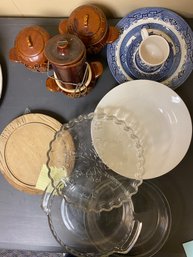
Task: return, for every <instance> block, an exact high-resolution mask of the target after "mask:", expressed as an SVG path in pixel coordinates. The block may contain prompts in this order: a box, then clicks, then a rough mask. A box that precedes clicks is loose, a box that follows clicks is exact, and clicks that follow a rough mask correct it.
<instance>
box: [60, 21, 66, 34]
mask: <svg viewBox="0 0 193 257" xmlns="http://www.w3.org/2000/svg"><path fill="white" fill-rule="evenodd" d="M67 22H68V20H62V21H61V22H60V23H59V33H60V34H64V33H67Z"/></svg>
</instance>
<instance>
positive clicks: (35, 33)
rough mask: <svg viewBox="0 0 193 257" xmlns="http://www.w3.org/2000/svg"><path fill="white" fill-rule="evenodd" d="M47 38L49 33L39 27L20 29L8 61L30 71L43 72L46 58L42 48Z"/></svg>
mask: <svg viewBox="0 0 193 257" xmlns="http://www.w3.org/2000/svg"><path fill="white" fill-rule="evenodd" d="M49 38H50V35H49V33H48V32H47V31H46V30H45V29H44V28H42V27H40V26H30V27H26V28H24V29H22V30H21V31H20V32H19V33H18V35H17V36H16V39H15V43H14V47H13V48H11V50H10V52H9V59H10V60H11V61H14V62H20V63H22V64H24V65H25V66H26V67H27V68H28V69H30V70H32V71H39V72H45V71H46V70H47V58H46V57H45V55H44V48H45V44H46V42H47V41H48V40H49Z"/></svg>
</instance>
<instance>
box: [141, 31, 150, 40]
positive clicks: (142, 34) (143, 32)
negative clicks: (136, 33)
mask: <svg viewBox="0 0 193 257" xmlns="http://www.w3.org/2000/svg"><path fill="white" fill-rule="evenodd" d="M141 37H142V39H143V40H144V39H146V38H147V37H149V33H148V31H147V29H146V28H142V30H141Z"/></svg>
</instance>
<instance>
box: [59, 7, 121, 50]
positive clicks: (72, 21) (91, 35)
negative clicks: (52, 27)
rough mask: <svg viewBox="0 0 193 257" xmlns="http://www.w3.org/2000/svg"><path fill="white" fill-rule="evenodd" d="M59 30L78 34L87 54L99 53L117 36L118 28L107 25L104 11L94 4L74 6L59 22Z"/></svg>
mask: <svg viewBox="0 0 193 257" xmlns="http://www.w3.org/2000/svg"><path fill="white" fill-rule="evenodd" d="M59 32H60V33H61V34H63V33H66V32H69V33H71V34H74V35H76V36H78V37H79V38H80V39H81V40H82V41H83V43H84V44H85V46H86V49H87V52H88V53H89V54H96V53H99V52H100V51H101V50H102V48H103V47H104V46H105V45H106V44H107V43H112V42H113V41H115V40H116V39H117V38H118V36H119V31H118V29H117V28H116V27H113V26H109V25H108V22H107V19H106V16H105V14H104V12H103V11H102V10H101V9H100V8H98V7H96V6H94V5H82V6H79V7H78V8H76V9H75V10H74V11H73V12H72V13H71V14H70V17H69V18H68V19H67V20H62V21H61V22H60V24H59Z"/></svg>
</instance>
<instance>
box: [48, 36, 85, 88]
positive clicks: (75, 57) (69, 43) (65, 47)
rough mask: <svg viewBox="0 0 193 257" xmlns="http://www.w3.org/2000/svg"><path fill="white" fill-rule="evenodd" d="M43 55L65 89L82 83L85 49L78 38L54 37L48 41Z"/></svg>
mask: <svg viewBox="0 0 193 257" xmlns="http://www.w3.org/2000/svg"><path fill="white" fill-rule="evenodd" d="M44 53H45V56H46V58H47V59H48V61H49V62H50V64H51V66H52V68H53V70H54V72H55V75H56V77H57V79H58V80H59V81H60V82H62V83H63V85H64V87H65V88H67V89H74V88H76V86H77V84H79V83H81V82H82V80H83V77H84V73H85V69H86V48H85V45H84V44H83V43H82V41H81V40H80V39H79V38H77V37H76V36H75V35H72V34H69V33H65V34H63V35H56V36H54V37H52V38H51V39H50V40H48V42H47V44H46V47H45V51H44Z"/></svg>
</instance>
